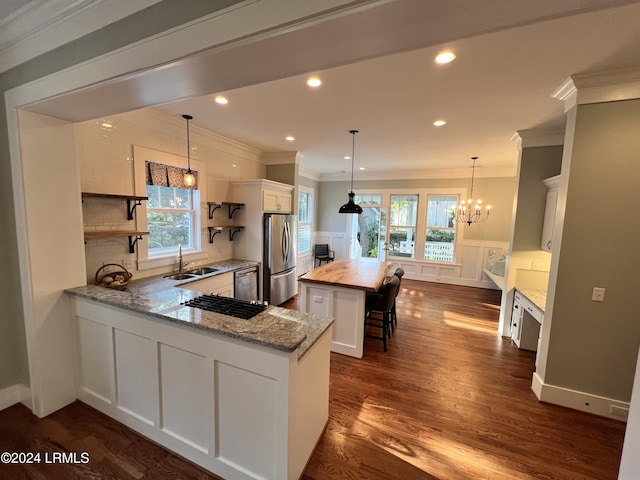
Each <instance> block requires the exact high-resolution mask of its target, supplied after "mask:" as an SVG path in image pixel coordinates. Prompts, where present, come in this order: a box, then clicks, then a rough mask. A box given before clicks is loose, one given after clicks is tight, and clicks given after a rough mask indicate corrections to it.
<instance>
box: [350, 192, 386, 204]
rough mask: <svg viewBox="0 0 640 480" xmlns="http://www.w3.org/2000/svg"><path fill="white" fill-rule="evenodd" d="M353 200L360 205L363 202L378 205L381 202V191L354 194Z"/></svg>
mask: <svg viewBox="0 0 640 480" xmlns="http://www.w3.org/2000/svg"><path fill="white" fill-rule="evenodd" d="M354 201H355V202H356V203H357V204H358V205H360V204H361V203H364V204H365V205H380V204H381V203H382V194H381V193H367V194H362V195H356V196H355V199H354Z"/></svg>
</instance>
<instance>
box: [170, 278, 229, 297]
mask: <svg viewBox="0 0 640 480" xmlns="http://www.w3.org/2000/svg"><path fill="white" fill-rule="evenodd" d="M233 280H234V278H233V272H229V273H221V274H218V275H214V276H212V277H208V278H203V279H202V280H197V281H195V282H190V283H185V284H183V285H180V288H185V289H187V290H193V291H194V292H200V293H205V294H211V295H220V296H221V297H230V298H233V296H234V285H233Z"/></svg>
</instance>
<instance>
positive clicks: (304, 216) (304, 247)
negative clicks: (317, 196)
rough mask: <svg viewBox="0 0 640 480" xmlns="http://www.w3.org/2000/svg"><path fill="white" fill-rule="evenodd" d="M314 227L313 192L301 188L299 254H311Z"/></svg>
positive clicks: (299, 197) (299, 196) (299, 195)
mask: <svg viewBox="0 0 640 480" xmlns="http://www.w3.org/2000/svg"><path fill="white" fill-rule="evenodd" d="M312 226H313V190H306V189H303V187H300V190H299V192H298V254H299V255H303V254H307V253H311V231H312Z"/></svg>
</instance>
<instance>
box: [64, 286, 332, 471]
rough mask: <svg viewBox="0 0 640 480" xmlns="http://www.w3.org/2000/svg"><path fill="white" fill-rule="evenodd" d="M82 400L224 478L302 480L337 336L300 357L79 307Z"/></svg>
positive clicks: (325, 403) (92, 305)
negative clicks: (300, 479) (300, 478)
mask: <svg viewBox="0 0 640 480" xmlns="http://www.w3.org/2000/svg"><path fill="white" fill-rule="evenodd" d="M74 308H75V315H76V317H75V318H76V321H75V326H76V337H77V338H76V340H77V353H78V354H77V377H76V378H77V379H78V387H77V396H78V398H79V399H80V400H81V401H83V402H85V403H87V404H89V405H91V406H92V407H94V408H96V409H97V410H99V411H101V412H103V413H105V414H106V415H109V416H110V417H112V418H114V419H116V420H118V421H119V422H121V423H123V424H125V425H127V426H129V427H130V428H132V429H134V430H136V431H137V432H139V433H141V434H143V435H145V436H147V437H148V438H150V439H151V440H153V441H155V442H157V443H159V444H160V445H163V446H164V447H166V448H168V449H169V450H172V451H174V452H176V453H177V454H179V455H182V456H183V457H185V458H187V459H189V460H190V461H192V462H194V463H196V464H198V465H200V466H202V467H203V468H205V469H207V470H209V471H211V472H213V473H215V474H216V475H219V476H221V477H223V478H226V479H243V480H245V479H277V480H281V479H291V480H293V479H297V478H299V477H300V475H301V474H302V471H303V469H304V467H305V465H306V462H307V460H308V459H309V457H310V456H311V453H312V451H313V448H314V446H315V444H316V442H317V441H318V439H319V438H320V436H321V435H322V432H323V430H324V428H325V426H326V422H327V420H328V414H329V350H330V342H331V333H330V331H331V329H329V330H328V331H327V332H325V334H324V335H323V336H322V337H321V338H320V339H319V340H318V342H317V343H316V344H315V345H314V346H313V347H311V349H310V350H309V351H307V353H306V354H305V355H304V357H302V359H298V356H297V352H292V353H286V352H282V351H279V350H274V349H270V348H266V347H263V346H261V345H254V344H250V343H247V342H243V341H240V340H237V339H233V338H229V337H225V336H222V335H216V334H212V333H210V332H203V331H201V330H200V329H196V328H193V327H189V326H184V325H180V324H177V323H173V322H170V321H167V320H162V319H155V318H153V317H149V316H147V315H144V314H139V313H136V312H133V311H129V310H125V309H120V308H116V307H112V306H108V305H102V304H97V303H96V302H92V301H90V300H86V299H81V298H75V299H74Z"/></svg>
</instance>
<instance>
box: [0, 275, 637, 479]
mask: <svg viewBox="0 0 640 480" xmlns="http://www.w3.org/2000/svg"><path fill="white" fill-rule="evenodd" d="M285 306H287V307H289V308H297V307H298V299H292V300H291V301H289V302H287V304H285ZM397 306H398V326H397V329H396V332H395V333H394V335H393V337H392V339H391V340H390V341H389V345H388V352H387V353H383V351H382V342H380V341H376V340H371V339H367V341H366V344H365V355H364V358H363V359H354V358H350V357H346V356H342V355H338V354H332V356H331V389H330V409H329V416H330V417H329V423H328V425H327V428H326V431H325V433H324V435H323V437H322V438H321V440H320V442H319V443H318V445H317V447H316V450H315V451H314V453H313V455H312V457H311V459H310V461H309V464H308V465H307V468H306V470H305V472H304V474H303V476H302V479H304V480H337V479H353V480H361V479H371V480H378V479H380V480H382V479H398V480H421V479H438V480H445V479H451V480H458V479H459V480H473V479H483V480H484V479H491V480H519V479H523V480H524V479H549V480H587V479H593V480H607V479H612V480H613V479H616V478H617V472H618V465H619V461H620V454H621V451H622V443H623V438H624V429H625V426H624V424H623V423H621V422H617V421H614V420H609V419H605V418H601V417H596V416H592V415H589V414H586V413H582V412H577V411H574V410H570V409H565V408H562V407H557V406H553V405H546V404H541V403H539V402H538V401H537V400H536V398H535V396H534V395H533V393H532V392H531V388H530V384H531V375H532V373H533V369H534V354H533V353H531V352H525V351H520V350H518V349H517V348H515V346H513V344H512V343H511V341H510V340H508V339H503V338H501V337H500V336H498V335H497V321H498V313H499V297H498V293H497V292H494V291H491V290H482V289H475V288H469V287H457V286H451V285H442V284H434V283H425V282H416V281H411V280H406V279H405V280H403V282H402V291H401V293H400V295H399V297H398V304H397ZM7 450H8V451H34V450H40V451H44V450H47V451H71V452H82V451H87V452H89V454H90V456H91V462H90V463H88V464H86V465H78V466H69V465H32V466H16V465H2V464H0V478H12V479H13V478H16V479H38V480H40V479H56V478H65V479H66V478H82V479H84V478H86V479H96V478H114V479H134V478H135V479H143V480H146V479H156V478H160V479H162V478H173V479H176V478H181V479H212V478H216V477H214V476H211V475H210V474H207V473H206V472H204V471H203V470H201V469H199V468H198V467H195V466H193V465H192V464H190V463H189V462H187V461H185V460H182V459H181V458H179V457H177V456H175V455H173V454H171V453H169V452H167V451H166V450H164V449H163V448H161V447H158V446H157V445H155V444H154V443H152V442H149V441H147V440H145V439H144V438H142V437H141V436H139V435H137V434H136V433H134V432H132V431H131V430H129V429H127V428H126V427H124V426H122V425H120V424H118V423H116V422H115V421H112V420H110V419H109V418H107V417H105V416H103V415H102V414H100V413H98V412H96V411H95V410H93V409H91V408H90V407H88V406H86V405H83V404H82V403H80V402H76V403H74V404H72V405H70V406H68V407H66V408H64V409H62V410H61V411H59V412H56V413H54V414H53V415H50V416H49V417H47V418H45V419H42V420H38V419H37V418H36V417H34V416H33V415H31V414H30V412H29V411H28V410H27V409H26V408H25V407H23V406H21V405H16V406H13V407H10V408H8V409H5V410H4V411H2V412H0V452H2V451H7Z"/></svg>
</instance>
